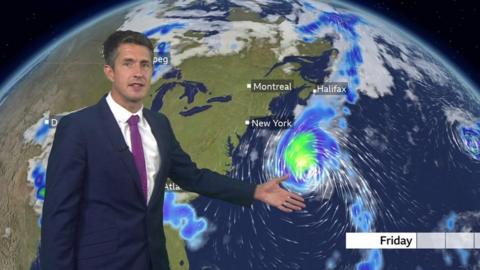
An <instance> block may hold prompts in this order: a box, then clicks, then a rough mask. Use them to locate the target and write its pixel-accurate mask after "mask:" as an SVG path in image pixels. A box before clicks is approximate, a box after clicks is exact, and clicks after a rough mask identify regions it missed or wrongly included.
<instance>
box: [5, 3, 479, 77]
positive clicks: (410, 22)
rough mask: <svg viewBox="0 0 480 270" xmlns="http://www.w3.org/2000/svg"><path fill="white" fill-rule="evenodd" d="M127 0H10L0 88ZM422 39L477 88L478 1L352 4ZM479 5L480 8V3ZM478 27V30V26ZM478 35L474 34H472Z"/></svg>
mask: <svg viewBox="0 0 480 270" xmlns="http://www.w3.org/2000/svg"><path fill="white" fill-rule="evenodd" d="M126 2H128V1H121V0H117V1H112V0H102V1H99V0H83V1H59V0H57V1H34V2H33V1H9V2H8V6H7V7H4V8H3V12H2V15H1V16H0V25H2V26H3V27H2V32H1V35H2V39H1V44H0V61H1V62H0V63H1V65H0V85H1V83H3V82H4V80H5V79H7V78H8V76H10V75H11V74H12V73H13V72H14V71H16V70H17V69H18V68H19V67H20V66H21V65H22V64H23V63H24V61H27V60H28V59H29V58H31V57H32V56H34V55H35V54H36V53H38V50H39V49H41V48H42V47H43V46H45V45H47V44H49V43H50V42H51V41H53V40H55V39H58V38H60V37H61V36H62V35H63V34H65V33H66V32H68V31H69V30H71V29H73V28H74V27H75V26H77V25H79V24H80V23H82V22H85V21H86V20H88V19H89V18H93V17H94V16H95V15H97V14H99V13H102V12H103V11H107V10H109V9H110V8H112V7H114V6H116V5H121V4H122V3H126ZM352 2H353V3H355V4H356V5H358V6H363V7H365V8H367V9H369V10H371V11H374V12H376V13H378V14H380V15H382V16H384V17H386V18H389V19H390V20H391V21H393V22H397V23H398V24H399V25H401V26H403V27H405V28H406V29H408V30H410V31H411V32H413V33H414V34H416V35H418V36H419V37H421V38H422V39H423V40H424V41H425V42H427V43H428V44H429V45H431V46H433V47H435V48H437V49H438V50H439V51H440V52H442V53H443V54H444V55H445V56H446V57H447V58H448V59H449V60H450V61H451V62H453V63H454V65H456V66H458V67H459V69H460V70H461V72H463V73H464V74H466V76H467V77H468V78H469V79H470V80H472V81H474V82H476V83H477V85H480V78H479V77H478V74H479V72H480V34H478V33H479V32H480V27H479V26H478V20H479V19H480V16H479V15H480V12H479V7H477V6H476V5H475V3H476V1H467V0H463V1H456V0H442V1H435V2H434V4H432V2H430V1H425V0H419V1H416V0H405V1H399V0H397V1H394V0H387V1H372V0H356V1H352ZM478 6H480V4H478ZM476 25H477V26H476ZM475 33H477V34H475Z"/></svg>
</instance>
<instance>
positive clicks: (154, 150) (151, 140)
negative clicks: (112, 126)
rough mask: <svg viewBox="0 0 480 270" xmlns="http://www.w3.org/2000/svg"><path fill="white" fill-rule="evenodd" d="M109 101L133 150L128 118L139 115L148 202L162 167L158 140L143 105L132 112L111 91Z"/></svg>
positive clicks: (126, 140) (124, 136) (129, 146)
mask: <svg viewBox="0 0 480 270" xmlns="http://www.w3.org/2000/svg"><path fill="white" fill-rule="evenodd" d="M107 103H108V106H109V107H110V110H111V111H112V113H113V116H114V117H115V119H116V120H117V123H118V126H119V127H120V130H121V131H122V135H123V138H124V139H125V142H126V143H127V145H128V149H130V152H132V143H131V141H130V127H129V126H128V123H127V121H128V119H129V118H130V117H131V116H132V115H138V116H139V117H140V120H139V122H138V129H139V131H140V136H141V138H142V146H143V154H144V155H145V166H146V167H147V191H148V192H147V193H148V196H147V203H148V202H149V201H150V197H151V196H152V191H153V187H154V185H155V178H156V176H157V173H158V168H159V167H160V153H159V152H158V146H157V140H155V137H154V136H153V133H152V129H151V128H150V125H149V124H148V122H147V120H146V119H145V118H144V117H143V112H142V110H143V105H142V108H140V110H138V112H136V113H131V112H130V111H128V110H127V109H125V108H124V107H122V106H121V105H120V104H118V103H117V102H116V101H115V100H113V98H112V93H111V92H109V93H108V96H107Z"/></svg>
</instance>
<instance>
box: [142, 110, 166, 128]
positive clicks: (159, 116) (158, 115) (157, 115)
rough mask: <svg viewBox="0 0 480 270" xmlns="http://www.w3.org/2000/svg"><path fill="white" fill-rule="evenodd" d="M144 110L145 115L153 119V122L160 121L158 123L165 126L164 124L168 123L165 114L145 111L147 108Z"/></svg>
mask: <svg viewBox="0 0 480 270" xmlns="http://www.w3.org/2000/svg"><path fill="white" fill-rule="evenodd" d="M144 110H145V113H147V114H148V115H150V116H152V117H154V118H155V120H157V121H160V122H161V123H163V124H166V123H168V122H169V121H168V117H167V116H166V115H165V114H163V113H161V112H155V111H152V110H150V109H147V108H144Z"/></svg>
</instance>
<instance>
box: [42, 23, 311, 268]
mask: <svg viewBox="0 0 480 270" xmlns="http://www.w3.org/2000/svg"><path fill="white" fill-rule="evenodd" d="M104 58H105V65H104V72H105V75H106V76H107V78H108V79H109V80H110V81H111V82H112V88H111V91H110V92H109V93H108V95H104V96H103V97H102V98H101V99H100V101H99V102H98V103H97V104H96V105H93V106H90V107H87V108H85V109H82V110H80V111H77V112H74V113H71V114H69V115H67V116H65V117H63V118H62V119H61V120H60V122H59V124H58V126H57V130H56V133H55V138H54V141H53V145H52V149H51V152H50V156H49V159H48V167H47V179H46V186H47V187H46V190H47V191H46V196H45V201H44V206H43V214H42V235H41V248H40V261H41V265H42V269H44V270H59V269H61V270H64V269H79V270H82V269H88V270H93V269H102V270H108V269H129V270H132V269H156V270H157V269H162V270H163V269H169V262H168V257H167V252H166V247H165V235H164V232H163V220H162V217H163V212H162V211H163V199H164V191H165V181H166V179H167V177H170V178H171V179H172V180H173V181H174V182H175V183H177V184H178V185H179V186H180V187H181V188H183V189H185V190H188V191H193V192H197V193H200V194H203V195H206V196H210V197H212V198H217V199H221V200H225V201H228V202H231V203H235V204H238V205H243V206H249V205H250V204H251V203H252V201H253V199H256V200H260V201H263V202H265V203H267V204H269V205H272V206H274V207H277V208H278V209H280V210H282V211H285V212H291V211H293V210H301V209H302V208H303V207H305V205H304V203H303V199H302V197H300V196H298V195H296V194H293V193H290V192H287V191H286V190H284V189H282V188H281V187H280V183H281V181H284V180H285V179H287V176H284V177H281V178H277V179H273V180H271V181H268V182H266V183H264V184H261V185H258V186H257V185H254V184H250V183H246V182H243V181H239V180H235V179H231V178H228V177H226V176H222V175H220V174H217V173H215V172H212V171H210V170H207V169H198V168H197V167H196V164H195V163H194V162H192V161H191V159H190V157H189V156H188V154H187V153H185V152H184V151H183V150H182V148H181V147H180V144H179V142H178V141H177V140H176V139H175V135H174V133H173V130H172V128H171V126H170V123H169V121H168V119H167V117H166V116H165V115H163V114H161V113H156V112H152V111H150V110H148V109H146V108H144V107H143V99H144V98H145V96H147V94H148V91H149V88H150V80H151V76H152V70H153V69H152V60H153V46H152V44H151V42H150V41H149V40H148V38H146V37H145V36H144V35H143V34H141V33H137V32H133V31H117V32H115V33H113V34H112V35H111V36H110V37H108V39H107V40H106V41H105V43H104Z"/></svg>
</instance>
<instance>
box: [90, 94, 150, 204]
mask: <svg viewBox="0 0 480 270" xmlns="http://www.w3.org/2000/svg"><path fill="white" fill-rule="evenodd" d="M106 96H107V95H104V96H103V97H102V99H101V100H100V101H99V102H98V108H99V113H100V119H101V121H102V126H103V127H104V128H105V131H106V132H107V135H108V138H109V141H110V142H111V143H112V146H113V149H114V150H115V152H116V153H117V154H118V155H119V156H120V158H121V160H122V161H123V163H124V164H125V167H126V168H127V170H128V172H129V173H130V175H131V177H132V180H133V181H134V182H135V186H136V187H137V191H138V192H139V195H140V196H141V198H144V195H143V191H142V186H141V184H140V175H139V174H138V171H137V167H136V166H135V161H134V160H133V155H132V153H131V152H130V150H129V149H128V145H127V143H126V142H125V139H124V138H123V135H122V131H121V130H120V127H119V126H118V124H117V121H116V120H115V117H114V116H113V113H112V111H111V110H110V107H108V103H107V101H106V99H105V97H106ZM142 201H143V202H144V203H145V200H142Z"/></svg>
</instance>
